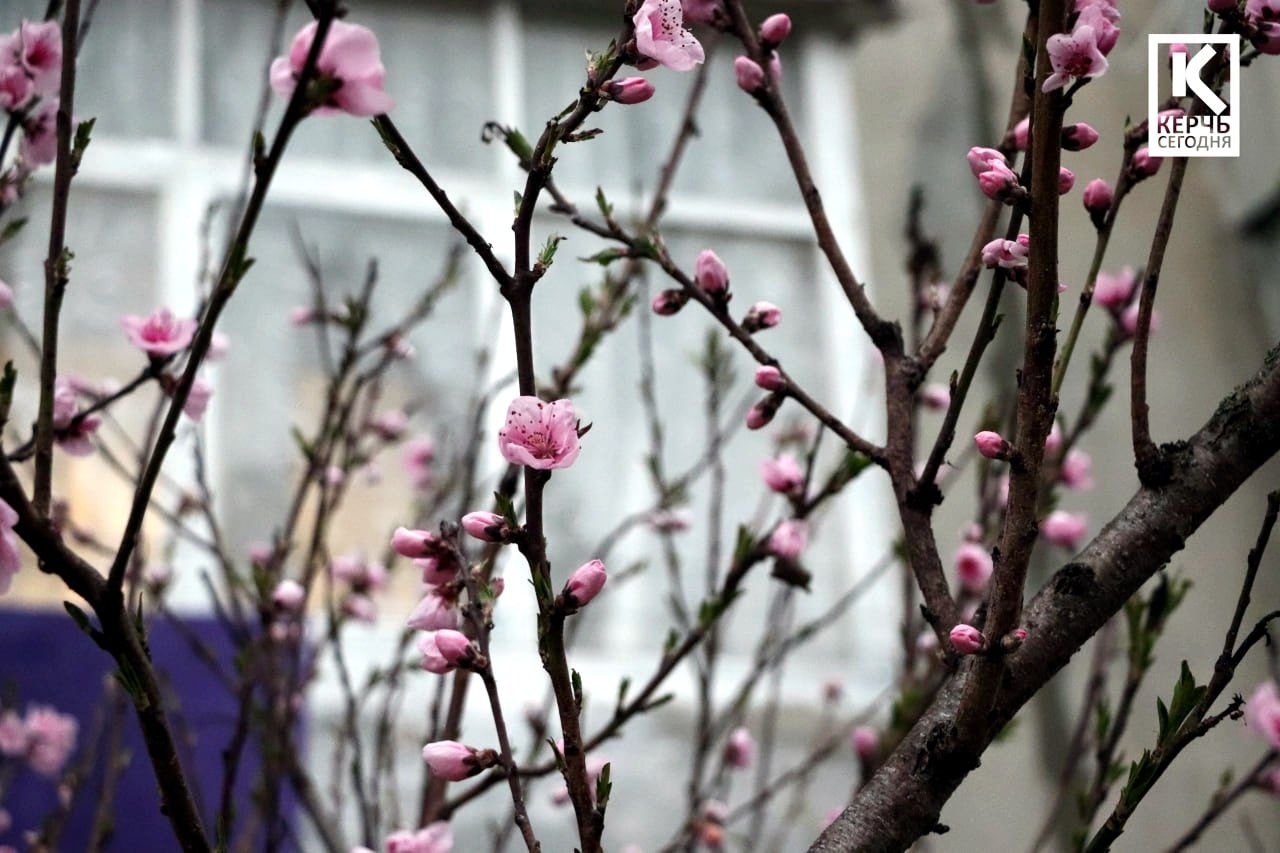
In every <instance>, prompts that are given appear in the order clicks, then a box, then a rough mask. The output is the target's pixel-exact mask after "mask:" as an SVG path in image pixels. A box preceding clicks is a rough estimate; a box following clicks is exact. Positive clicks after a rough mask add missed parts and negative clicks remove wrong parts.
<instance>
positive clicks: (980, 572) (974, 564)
mask: <svg viewBox="0 0 1280 853" xmlns="http://www.w3.org/2000/svg"><path fill="white" fill-rule="evenodd" d="M993 568H994V567H993V564H992V561H991V552H990V551H988V550H987V549H986V548H983V547H982V546H981V545H979V544H977V543H976V542H966V543H964V544H963V545H961V546H960V549H959V550H958V551H956V578H957V579H959V581H960V586H961V587H963V588H964V589H965V590H967V591H969V592H972V593H980V592H982V591H983V590H984V589H986V587H987V581H989V580H991V572H992V570H993Z"/></svg>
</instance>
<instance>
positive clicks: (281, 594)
mask: <svg viewBox="0 0 1280 853" xmlns="http://www.w3.org/2000/svg"><path fill="white" fill-rule="evenodd" d="M306 600H307V591H306V590H305V589H303V588H302V584H300V583H298V582H297V581H295V580H290V579H288V578H286V579H285V580H282V581H280V583H278V584H276V588H275V589H274V590H272V591H271V603H272V604H274V605H275V606H276V608H277V609H280V610H286V611H288V612H290V613H297V612H298V611H299V610H301V609H302V604H303V602H304V601H306Z"/></svg>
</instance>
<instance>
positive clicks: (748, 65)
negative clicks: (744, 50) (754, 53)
mask: <svg viewBox="0 0 1280 853" xmlns="http://www.w3.org/2000/svg"><path fill="white" fill-rule="evenodd" d="M733 76H734V77H736V78H737V80H738V88H739V89H741V90H742V91H744V92H746V93H747V94H753V93H755V92H758V91H759V90H760V89H763V88H764V69H763V68H761V67H760V64H759V63H757V62H756V61H755V60H754V59H752V58H751V57H749V56H739V57H738V58H737V59H735V60H734V61H733Z"/></svg>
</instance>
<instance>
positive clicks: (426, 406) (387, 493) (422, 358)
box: [217, 207, 479, 551]
mask: <svg viewBox="0 0 1280 853" xmlns="http://www.w3.org/2000/svg"><path fill="white" fill-rule="evenodd" d="M296 233H301V235H302V237H303V240H305V242H306V244H307V245H308V246H309V247H312V251H313V254H314V255H315V256H316V257H318V259H319V265H320V270H321V274H322V276H323V280H324V286H325V295H326V299H327V300H328V303H329V305H330V306H333V307H335V308H336V307H339V306H341V304H342V300H343V298H344V297H345V296H347V295H355V294H357V293H359V291H360V288H361V286H362V285H363V283H364V280H365V276H366V274H367V270H368V263H369V261H370V260H371V259H373V258H376V259H377V260H378V282H379V283H378V286H377V289H376V291H375V296H374V305H375V308H374V315H373V318H372V320H371V322H370V325H369V326H368V329H369V330H370V332H371V333H372V332H374V331H377V330H381V329H383V328H384V326H385V325H386V324H388V323H390V322H393V321H395V320H398V319H400V318H401V317H402V316H403V315H404V314H405V313H406V312H407V311H408V310H409V308H410V307H411V305H412V304H413V303H414V302H415V301H416V300H417V298H418V297H419V296H420V295H421V294H422V293H423V291H425V290H426V289H427V288H428V287H429V286H430V285H431V284H433V283H434V282H435V280H436V277H437V275H438V274H439V271H440V270H441V269H442V268H443V265H444V261H445V257H446V252H447V247H448V245H449V243H448V239H449V237H448V234H447V232H446V231H445V230H444V229H443V227H441V226H438V225H427V224H423V223H416V222H408V221H404V220H393V219H382V220H379V219H374V218H371V217H359V216H354V215H347V214H339V213H324V212H319V211H302V210H298V209H292V208H282V207H272V208H268V210H267V211H266V212H265V213H264V214H263V218H262V221H261V223H260V225H259V227H258V230H257V233H256V235H255V240H254V242H253V245H252V247H251V249H250V254H251V255H253V257H254V258H255V263H254V266H253V268H252V269H251V270H250V272H249V274H248V276H247V277H246V279H245V281H244V282H243V283H242V284H241V285H240V287H239V289H238V290H237V292H236V295H235V298H234V299H233V300H232V301H231V303H230V305H229V306H228V308H227V312H226V314H225V315H224V317H223V320H222V322H221V323H220V327H221V328H222V329H223V330H224V331H225V332H226V334H227V336H228V337H229V338H230V340H231V344H232V345H231V349H230V351H229V353H228V356H227V360H226V364H225V367H224V368H222V373H221V376H220V384H221V386H222V387H223V388H226V389H227V391H226V398H225V399H224V401H223V403H224V404H223V405H221V407H220V408H219V409H218V423H217V428H218V429H219V431H220V432H219V436H220V442H221V445H220V446H221V453H220V456H221V459H222V463H221V467H222V472H221V478H220V482H222V483H223V484H224V486H223V496H224V498H229V499H228V500H226V501H225V502H224V505H223V509H224V511H225V512H226V514H227V516H226V519H225V521H226V526H227V529H228V530H229V531H230V533H231V536H232V541H234V542H237V543H239V544H241V545H246V544H247V543H249V542H251V541H254V540H263V539H267V538H269V536H270V534H271V532H272V531H271V529H270V528H269V527H267V526H265V525H274V524H278V523H280V521H281V519H282V518H283V515H284V508H285V506H286V502H287V500H288V498H289V495H290V493H291V491H292V489H293V486H294V481H295V478H296V476H297V472H298V471H299V470H300V455H299V453H298V451H297V448H296V447H295V445H294V443H293V440H292V439H291V438H290V436H289V431H288V430H289V427H290V426H291V425H296V426H297V427H299V429H301V430H302V431H303V432H304V434H309V433H310V432H311V431H313V430H314V429H315V425H316V422H317V419H318V417H319V414H320V412H321V411H322V407H323V401H324V391H325V379H324V373H323V370H322V367H321V362H320V360H319V356H318V344H317V336H316V329H315V327H314V326H303V327H295V326H293V325H292V324H291V323H290V320H289V312H290V309H292V308H294V307H295V306H309V305H311V304H312V297H311V290H310V284H309V281H308V279H307V276H306V273H305V272H304V269H303V266H302V264H301V262H300V259H299V255H298V250H297V240H296V236H295V235H296ZM474 297H475V288H474V287H469V286H467V284H466V283H465V282H461V281H460V282H458V283H457V284H456V285H455V286H454V288H453V289H452V290H451V291H450V292H449V293H448V294H447V295H446V296H445V297H444V298H443V299H442V300H441V301H440V302H439V303H438V304H437V307H436V310H435V312H434V314H433V315H432V317H431V318H430V319H429V321H428V322H427V324H426V325H425V326H424V327H422V329H421V330H420V331H419V332H417V333H416V334H414V335H413V336H411V342H412V343H413V345H414V347H415V349H416V355H415V356H414V357H413V358H412V359H409V360H407V361H404V362H401V363H400V364H398V365H397V366H395V367H393V368H392V370H391V371H390V373H389V374H388V377H389V387H387V388H386V389H385V390H384V393H383V397H382V400H383V402H384V405H385V406H386V407H387V408H390V407H393V406H400V405H405V404H408V405H410V406H412V407H414V408H415V409H417V410H418V411H419V412H420V414H419V415H418V416H417V417H415V419H414V420H413V422H412V423H413V426H412V427H411V431H417V430H418V429H421V428H425V426H426V425H427V424H428V423H435V422H439V423H441V424H446V425H456V424H459V423H462V414H463V412H464V411H465V402H466V400H467V398H468V396H469V394H470V393H471V389H472V388H473V387H474V386H475V384H476V380H475V375H474V372H473V371H472V370H471V362H470V360H469V354H470V353H471V352H472V351H474V349H475V347H476V345H477V335H478V330H479V324H478V322H477V316H476V311H475V310H474V308H473V307H472V300H473V299H474ZM331 339H332V340H336V339H337V335H336V334H334V335H333V336H332V338H331ZM335 345H336V344H335ZM385 453H386V454H389V455H387V456H385V458H384V457H379V460H377V461H378V462H379V463H380V466H379V467H384V468H386V469H388V470H387V473H388V474H390V473H393V469H398V467H399V457H398V456H397V455H396V454H397V453H398V451H397V450H387V451H386V452H385ZM352 488H353V489H355V488H363V487H362V486H359V485H357V484H355V483H353V484H352ZM233 494H251V495H254V501H253V502H252V504H250V503H248V502H244V501H239V500H235V499H234V498H233ZM403 496H404V491H403V490H395V489H390V488H378V489H367V490H365V491H360V492H359V493H358V497H354V499H352V500H349V501H348V508H349V509H352V511H353V512H354V513H355V514H357V515H358V516H359V519H352V522H353V523H352V526H351V527H350V528H346V527H342V528H340V530H339V532H338V533H336V534H335V538H334V541H336V542H342V543H349V544H350V545H352V546H360V547H365V548H367V549H370V550H371V551H372V550H374V549H378V550H380V549H381V548H382V547H383V546H384V545H385V541H386V532H387V531H386V521H387V519H390V518H397V517H399V516H402V515H403V512H404V507H403ZM391 500H395V501H397V503H395V504H394V505H393V504H391V503H388V501H391ZM361 521H363V523H361Z"/></svg>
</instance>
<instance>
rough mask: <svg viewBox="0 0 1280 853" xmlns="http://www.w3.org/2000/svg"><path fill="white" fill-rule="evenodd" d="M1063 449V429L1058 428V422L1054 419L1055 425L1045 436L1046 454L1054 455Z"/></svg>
mask: <svg viewBox="0 0 1280 853" xmlns="http://www.w3.org/2000/svg"><path fill="white" fill-rule="evenodd" d="M1061 449H1062V430H1060V429H1058V422H1057V421H1054V422H1053V426H1051V427H1050V428H1049V434H1048V435H1046V436H1045V437H1044V454H1045V456H1054V455H1056V454H1057V452H1058V451H1059V450H1061Z"/></svg>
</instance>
